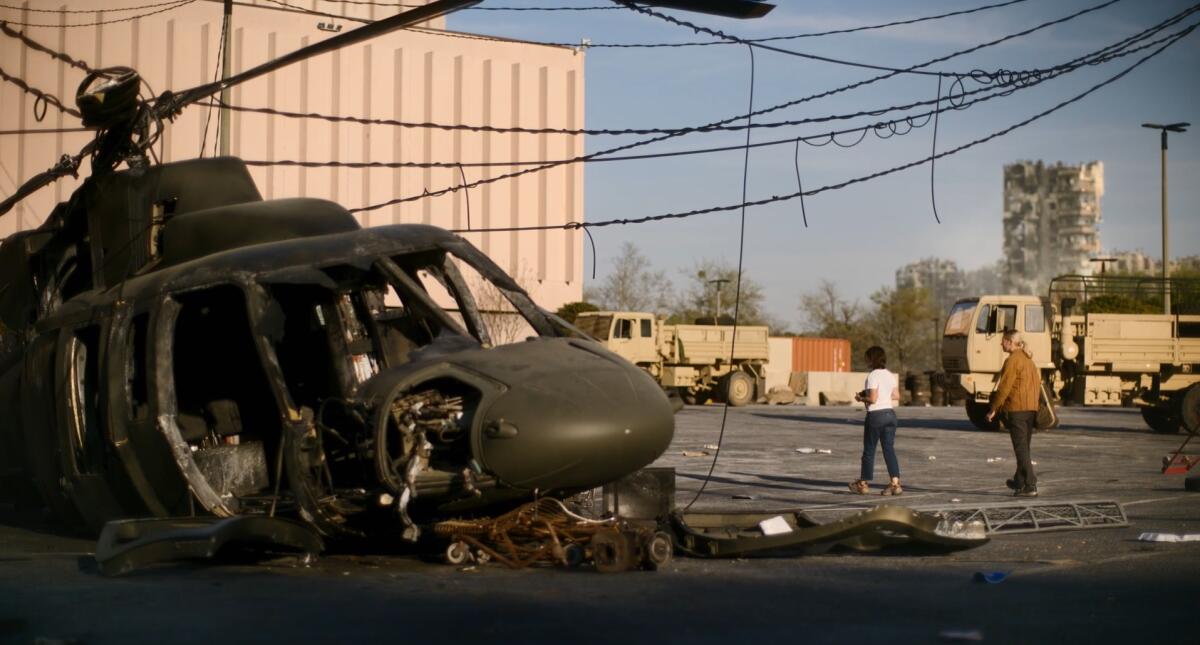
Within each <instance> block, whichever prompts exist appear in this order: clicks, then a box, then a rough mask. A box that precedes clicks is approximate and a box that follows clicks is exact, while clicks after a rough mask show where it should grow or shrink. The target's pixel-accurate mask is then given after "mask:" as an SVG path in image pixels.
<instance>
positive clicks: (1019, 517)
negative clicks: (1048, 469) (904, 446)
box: [913, 501, 1129, 535]
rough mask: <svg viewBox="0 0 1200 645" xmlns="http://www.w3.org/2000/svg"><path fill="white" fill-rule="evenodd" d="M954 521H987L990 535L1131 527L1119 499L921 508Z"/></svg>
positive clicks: (924, 511)
mask: <svg viewBox="0 0 1200 645" xmlns="http://www.w3.org/2000/svg"><path fill="white" fill-rule="evenodd" d="M913 510H919V511H921V512H923V513H933V514H936V515H939V516H941V517H943V518H945V519H946V520H949V521H952V522H971V521H979V522H983V524H984V527H985V528H986V530H987V533H988V535H997V534H1009V533H1035V532H1038V531H1066V530H1073V529H1095V528H1118V527H1122V526H1129V519H1128V518H1127V517H1126V516H1125V509H1124V508H1122V507H1121V505H1120V504H1119V503H1118V502H1114V501H1095V502H1057V501H1056V502H1040V503H1037V502H1035V503H1028V502H1026V503H1013V504H985V505H982V506H975V505H969V504H961V505H956V506H942V507H927V508H918V509H913Z"/></svg>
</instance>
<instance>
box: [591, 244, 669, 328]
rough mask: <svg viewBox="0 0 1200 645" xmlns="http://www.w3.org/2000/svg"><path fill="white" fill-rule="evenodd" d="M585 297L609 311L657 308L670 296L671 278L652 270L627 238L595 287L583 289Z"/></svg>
mask: <svg viewBox="0 0 1200 645" xmlns="http://www.w3.org/2000/svg"><path fill="white" fill-rule="evenodd" d="M584 298H585V300H588V301H589V302H593V303H595V304H597V305H599V306H600V308H602V309H608V310H612V311H649V312H654V313H657V312H660V311H663V310H665V309H667V307H668V303H670V300H671V281H670V280H668V279H667V276H666V274H665V273H663V272H662V271H655V270H654V269H653V267H652V266H651V264H650V260H649V258H647V257H646V256H645V255H642V252H641V251H640V250H638V247H637V246H635V245H634V244H632V243H630V242H626V243H625V244H623V245H622V246H621V252H620V253H619V254H618V255H617V257H616V258H615V259H614V260H613V269H612V271H611V272H609V274H608V275H607V276H606V277H605V278H604V280H603V281H602V282H601V283H600V286H599V287H597V288H595V289H587V290H586V291H585V293H584Z"/></svg>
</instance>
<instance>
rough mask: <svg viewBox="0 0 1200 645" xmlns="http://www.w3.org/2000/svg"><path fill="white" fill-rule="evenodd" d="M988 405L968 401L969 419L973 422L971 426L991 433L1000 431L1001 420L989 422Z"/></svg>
mask: <svg viewBox="0 0 1200 645" xmlns="http://www.w3.org/2000/svg"><path fill="white" fill-rule="evenodd" d="M989 407H990V406H989V405H988V404H987V403H978V402H976V401H970V400H968V401H967V418H968V419H970V420H971V425H974V426H975V427H976V428H978V429H980V430H987V431H989V432H997V431H999V430H1000V421H999V420H992V421H988V420H987V413H988V408H989Z"/></svg>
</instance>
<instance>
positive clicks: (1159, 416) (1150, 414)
mask: <svg viewBox="0 0 1200 645" xmlns="http://www.w3.org/2000/svg"><path fill="white" fill-rule="evenodd" d="M1174 408H1175V406H1174V405H1172V404H1171V403H1166V404H1163V405H1154V406H1146V407H1144V408H1142V419H1144V420H1145V421H1146V425H1148V426H1150V429H1151V430H1153V431H1154V432H1157V433H1159V434H1175V433H1176V432H1179V427H1180V425H1181V423H1180V419H1179V414H1178V412H1176V410H1175V409H1174Z"/></svg>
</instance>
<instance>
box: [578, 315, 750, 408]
mask: <svg viewBox="0 0 1200 645" xmlns="http://www.w3.org/2000/svg"><path fill="white" fill-rule="evenodd" d="M575 326H576V327H578V328H579V329H581V330H583V331H584V332H587V333H588V334H590V335H591V336H592V337H594V338H596V339H597V340H599V341H600V342H601V343H604V345H605V346H606V347H608V348H609V349H610V350H612V351H613V352H615V353H617V354H620V355H621V356H622V357H624V358H626V359H627V360H629V361H630V362H631V363H634V364H636V365H638V366H640V367H641V368H642V369H644V370H646V371H647V372H649V373H650V375H651V376H653V377H654V378H655V379H656V380H658V382H659V383H660V384H661V385H662V386H663V388H664V389H666V390H668V391H675V392H678V393H679V395H680V396H681V397H682V398H683V400H684V402H685V403H689V404H696V403H704V402H705V401H708V400H709V399H713V400H718V401H728V402H729V404H730V405H735V406H737V405H745V404H747V403H751V402H753V401H755V400H758V399H759V398H761V397H763V396H765V388H766V372H765V367H766V364H767V353H768V350H767V335H768V330H767V328H766V327H743V326H739V327H738V328H737V342H736V343H734V342H733V326H732V325H670V324H667V323H665V322H664V321H662V320H660V319H658V318H657V317H655V315H654V314H650V313H642V312H630V311H590V312H586V313H581V314H579V316H578V317H577V318H576V319H575ZM731 351H732V352H733V356H732V358H733V360H732V362H730V352H731Z"/></svg>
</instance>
